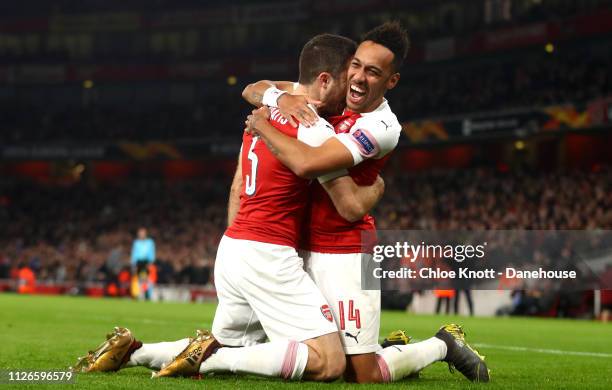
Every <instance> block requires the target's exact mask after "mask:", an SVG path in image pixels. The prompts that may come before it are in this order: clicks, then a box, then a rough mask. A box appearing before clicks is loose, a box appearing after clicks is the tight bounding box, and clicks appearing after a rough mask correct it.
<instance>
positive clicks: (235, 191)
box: [227, 149, 242, 226]
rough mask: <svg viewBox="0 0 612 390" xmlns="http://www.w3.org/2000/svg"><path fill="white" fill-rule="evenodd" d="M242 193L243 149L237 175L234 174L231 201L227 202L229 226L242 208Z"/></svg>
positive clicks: (239, 158)
mask: <svg viewBox="0 0 612 390" xmlns="http://www.w3.org/2000/svg"><path fill="white" fill-rule="evenodd" d="M241 192H242V149H241V150H240V153H239V154H238V166H237V167H236V173H234V179H233V180H232V186H231V187H230V195H229V200H228V202H227V226H230V225H231V224H232V222H234V218H236V214H238V209H239V208H240V193H241Z"/></svg>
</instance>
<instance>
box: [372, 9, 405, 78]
mask: <svg viewBox="0 0 612 390" xmlns="http://www.w3.org/2000/svg"><path fill="white" fill-rule="evenodd" d="M362 41H372V42H374V43H378V44H379V45H382V46H384V47H386V48H387V49H389V50H391V52H392V53H393V68H394V70H395V71H396V72H397V71H398V70H399V69H400V67H401V66H402V63H403V62H404V59H405V58H406V55H407V54H408V49H409V48H410V40H409V39H408V32H407V31H406V29H404V28H403V27H402V25H401V24H400V23H399V22H397V21H393V22H385V23H383V24H381V25H380V26H378V27H375V28H373V29H372V30H370V31H368V32H367V33H365V35H364V36H363V39H362Z"/></svg>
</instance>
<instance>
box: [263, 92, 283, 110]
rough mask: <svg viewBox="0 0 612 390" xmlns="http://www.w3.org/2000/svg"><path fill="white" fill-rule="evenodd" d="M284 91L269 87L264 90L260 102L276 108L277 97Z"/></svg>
mask: <svg viewBox="0 0 612 390" xmlns="http://www.w3.org/2000/svg"><path fill="white" fill-rule="evenodd" d="M285 93H287V92H286V91H281V90H280V89H278V88H276V87H270V88H268V89H266V92H264V94H263V97H262V99H261V103H262V104H263V105H264V106H269V107H275V108H278V98H279V97H281V95H283V94H285Z"/></svg>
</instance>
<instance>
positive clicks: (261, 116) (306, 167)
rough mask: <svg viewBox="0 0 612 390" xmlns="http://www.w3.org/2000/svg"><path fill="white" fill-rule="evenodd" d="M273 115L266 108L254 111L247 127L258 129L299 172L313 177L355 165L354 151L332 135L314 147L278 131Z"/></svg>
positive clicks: (266, 141)
mask: <svg viewBox="0 0 612 390" xmlns="http://www.w3.org/2000/svg"><path fill="white" fill-rule="evenodd" d="M269 116H270V112H269V110H268V109H267V108H265V107H262V108H260V109H258V110H254V111H253V113H252V114H251V115H249V117H248V118H247V121H246V125H247V128H248V129H250V130H251V131H254V132H256V133H257V134H258V135H259V136H260V137H261V138H262V139H263V140H264V142H265V143H266V145H268V148H269V149H270V151H271V152H272V153H273V154H274V155H275V156H276V158H278V159H279V161H280V162H282V163H283V164H284V165H285V166H286V167H287V168H289V169H291V170H292V171H293V173H295V174H296V175H298V176H300V177H303V178H309V179H311V178H315V177H318V176H322V175H324V174H327V173H330V172H334V171H338V170H341V169H346V168H350V167H352V166H353V165H355V162H354V160H353V155H352V154H351V151H350V150H348V149H347V147H346V146H344V144H343V143H342V142H340V141H338V139H336V138H330V139H328V140H327V141H325V142H324V143H323V144H322V145H321V146H317V147H312V146H309V145H307V144H305V143H303V142H301V141H299V140H297V139H296V138H292V137H289V136H287V135H285V134H283V133H281V132H280V131H278V130H277V129H276V128H275V127H274V126H272V125H271V124H270V123H269V122H268V118H269Z"/></svg>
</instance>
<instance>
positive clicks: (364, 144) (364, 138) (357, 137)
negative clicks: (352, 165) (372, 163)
mask: <svg viewBox="0 0 612 390" xmlns="http://www.w3.org/2000/svg"><path fill="white" fill-rule="evenodd" d="M351 136H352V137H353V140H354V141H355V143H356V144H357V146H358V147H359V150H360V151H361V154H362V155H363V156H364V157H374V156H375V155H376V153H377V151H378V145H377V144H376V141H375V140H374V137H372V135H371V134H370V133H368V131H367V130H365V129H357V130H355V131H354V132H353V133H352V134H351Z"/></svg>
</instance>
